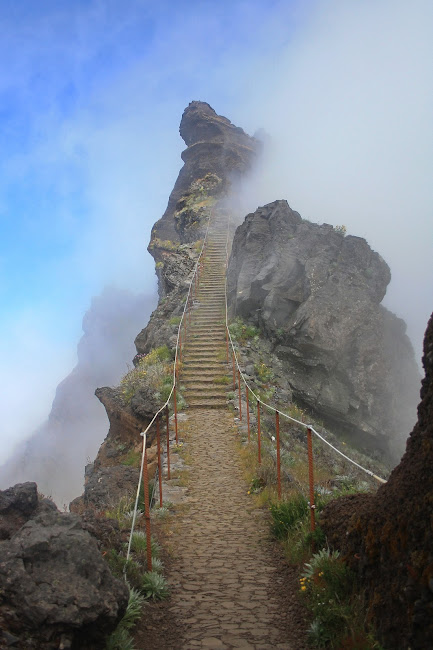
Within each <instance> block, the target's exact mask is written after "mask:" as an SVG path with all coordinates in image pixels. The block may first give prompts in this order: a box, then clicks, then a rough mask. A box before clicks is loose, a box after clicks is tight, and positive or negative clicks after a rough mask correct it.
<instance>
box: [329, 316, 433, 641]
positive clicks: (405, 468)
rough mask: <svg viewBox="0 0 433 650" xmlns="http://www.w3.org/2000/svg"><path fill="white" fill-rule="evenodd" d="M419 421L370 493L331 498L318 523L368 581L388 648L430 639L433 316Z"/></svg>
mask: <svg viewBox="0 0 433 650" xmlns="http://www.w3.org/2000/svg"><path fill="white" fill-rule="evenodd" d="M423 365H424V368H425V379H424V380H423V382H422V389H421V403H420V405H419V407H418V422H417V424H416V425H415V427H414V429H413V431H412V433H411V435H410V437H409V439H408V442H407V448H406V453H405V454H404V456H403V458H402V460H401V462H400V464H399V465H398V466H397V467H396V468H395V469H394V471H393V472H392V474H391V476H390V478H389V480H388V482H387V483H386V485H384V486H383V487H381V488H380V489H379V490H378V491H377V493H376V494H375V495H374V496H366V495H357V496H353V497H345V498H343V499H339V500H336V501H333V502H331V503H330V504H329V505H328V506H327V507H326V508H325V510H324V511H323V514H322V517H321V525H322V527H323V528H324V530H325V532H326V535H327V537H328V541H329V542H330V543H331V544H332V546H334V547H336V548H338V549H340V550H341V551H342V552H343V554H344V556H345V558H346V560H347V562H348V563H349V564H350V566H351V567H352V568H353V569H354V570H355V571H356V572H357V574H358V576H359V578H360V581H361V585H362V586H363V587H365V589H366V597H367V603H368V606H369V616H370V617H371V619H372V620H373V622H374V624H375V626H376V628H377V630H378V632H379V635H380V637H381V639H382V641H383V643H384V647H385V648H390V649H391V648H392V649H393V650H394V649H395V650H400V649H401V650H403V649H404V650H406V649H407V648H413V650H416V649H418V648H420V649H421V648H431V647H433V514H432V513H433V508H432V504H433V471H432V467H433V316H432V317H431V318H430V321H429V325H428V328H427V332H426V336H425V341H424V356H423Z"/></svg>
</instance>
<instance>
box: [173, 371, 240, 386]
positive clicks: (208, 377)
mask: <svg viewBox="0 0 433 650" xmlns="http://www.w3.org/2000/svg"><path fill="white" fill-rule="evenodd" d="M224 376H229V375H228V372H227V368H224V367H223V366H221V367H220V368H217V369H213V368H212V369H210V370H207V369H201V370H200V372H195V371H194V370H189V368H187V367H186V366H185V367H184V368H182V373H181V376H180V383H181V384H183V382H184V381H185V382H186V381H195V382H197V381H204V382H207V383H213V382H214V379H215V377H224ZM230 381H231V380H230ZM223 385H224V386H231V385H232V384H223Z"/></svg>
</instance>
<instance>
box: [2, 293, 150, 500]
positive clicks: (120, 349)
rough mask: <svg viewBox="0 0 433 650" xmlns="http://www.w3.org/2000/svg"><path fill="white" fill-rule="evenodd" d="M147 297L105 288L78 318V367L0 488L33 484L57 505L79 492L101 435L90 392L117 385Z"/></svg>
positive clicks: (99, 413)
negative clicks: (80, 324) (80, 331)
mask: <svg viewBox="0 0 433 650" xmlns="http://www.w3.org/2000/svg"><path fill="white" fill-rule="evenodd" d="M151 307H152V297H151V296H148V295H144V294H141V295H134V294H131V293H130V292H128V291H125V290H120V289H115V288H106V289H104V291H103V292H102V294H101V295H100V296H97V297H96V298H93V300H92V304H91V307H90V309H89V311H88V312H87V313H86V314H85V316H84V318H83V331H84V334H83V337H82V338H81V340H80V342H79V344H78V349H77V354H78V363H77V365H76V367H75V368H74V369H73V371H72V372H71V374H70V375H68V377H66V378H65V379H64V380H63V381H62V382H61V383H60V384H59V386H58V387H57V390H56V396H55V398H54V401H53V405H52V410H51V413H50V415H49V417H48V421H47V422H46V423H45V424H43V425H42V426H41V427H40V428H39V429H38V430H37V431H36V432H35V433H34V434H33V435H32V436H31V437H30V438H29V439H28V440H26V441H25V442H24V443H22V444H21V445H20V446H19V447H18V448H17V450H16V452H15V453H14V454H13V456H12V457H11V458H10V459H9V460H8V461H7V462H6V464H5V465H3V466H2V467H1V468H0V487H4V488H5V487H7V486H9V485H11V484H12V483H16V482H17V481H24V480H26V481H27V480H32V481H35V482H36V483H37V484H38V486H39V489H40V490H41V491H42V492H43V493H44V494H47V495H50V497H52V498H53V499H55V500H56V502H57V503H58V504H59V505H60V506H62V505H63V504H64V503H67V502H68V501H69V500H70V499H71V498H73V497H74V496H76V495H77V494H79V493H80V492H81V490H82V486H83V467H84V465H85V464H86V462H88V461H87V460H86V459H88V458H93V457H94V456H95V454H96V452H97V450H98V448H99V445H100V444H101V442H102V440H103V439H104V436H105V434H106V431H107V417H106V414H105V412H104V408H103V407H102V405H101V404H100V403H99V402H98V400H97V399H96V398H95V395H94V392H95V389H96V387H97V386H100V385H101V384H109V385H113V384H117V383H118V381H119V380H120V378H121V376H122V375H123V374H124V373H125V372H126V370H127V363H128V362H129V360H130V359H131V357H132V356H133V354H134V344H133V338H134V336H135V334H136V332H137V330H138V329H139V328H140V327H141V326H142V324H143V323H145V322H146V320H147V318H148V316H149V313H150V309H151Z"/></svg>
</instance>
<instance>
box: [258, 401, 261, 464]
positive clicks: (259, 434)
mask: <svg viewBox="0 0 433 650" xmlns="http://www.w3.org/2000/svg"><path fill="white" fill-rule="evenodd" d="M257 446H258V460H259V465H261V463H262V441H261V431H260V402H259V400H257Z"/></svg>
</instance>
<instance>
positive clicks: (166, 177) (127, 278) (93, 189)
mask: <svg viewBox="0 0 433 650" xmlns="http://www.w3.org/2000/svg"><path fill="white" fill-rule="evenodd" d="M307 4H308V6H307ZM12 8H13V11H12ZM432 12H433V9H432V6H431V4H430V3H429V2H427V1H426V0H419V1H418V2H417V3H415V4H414V5H409V4H408V3H406V2H403V1H402V0H395V1H392V2H391V0H375V1H374V2H373V1H372V0H365V2H362V3H359V2H355V1H352V0H348V1H347V2H341V1H337V0H329V1H327V2H324V1H323V0H318V1H315V2H311V3H302V2H290V3H288V2H285V1H281V2H278V1H272V2H269V1H266V2H264V0H254V1H251V2H246V1H245V0H237V1H236V0H235V1H234V2H228V1H222V2H220V3H215V2H211V1H210V0H204V1H201V2H184V1H181V2H179V3H172V2H168V1H166V2H162V3H160V4H158V6H156V5H150V4H149V3H145V2H143V1H142V0H134V1H132V2H129V3H123V4H121V5H120V4H119V3H118V2H116V1H115V0H100V1H99V2H95V3H91V4H89V3H84V2H76V3H67V4H66V5H64V4H63V5H59V3H57V2H53V1H50V2H47V3H45V5H44V10H43V11H42V10H41V9H40V7H38V9H37V11H36V10H35V8H34V3H33V2H23V3H19V5H17V4H16V3H10V2H6V3H3V4H2V7H1V8H0V19H1V21H2V26H3V33H4V38H3V39H2V41H1V43H0V53H2V54H3V60H7V61H8V62H9V64H8V66H3V67H2V70H1V71H0V99H1V103H2V112H1V114H0V123H1V126H2V129H0V168H1V174H0V217H1V218H2V227H3V239H2V242H1V246H2V248H1V250H0V264H1V268H2V270H3V271H4V278H3V280H2V282H1V283H0V308H1V309H2V312H3V313H4V314H5V315H6V316H5V318H3V321H2V325H1V327H0V335H1V337H2V339H3V341H5V342H6V343H5V347H4V352H5V353H7V354H6V356H5V358H4V360H5V363H4V366H3V367H4V375H3V376H2V379H3V383H6V385H7V386H8V390H7V396H6V400H5V401H4V405H3V408H2V413H1V417H2V419H3V420H4V421H5V422H6V421H7V428H5V429H4V430H5V431H6V432H7V433H6V436H7V439H8V441H9V440H10V439H11V438H12V437H13V436H22V435H24V430H25V429H26V427H28V430H30V429H31V428H34V426H35V425H37V424H38V423H39V421H40V419H44V417H45V416H46V415H47V413H48V411H49V407H50V401H51V396H52V395H53V394H54V390H55V386H56V384H57V382H58V381H59V379H60V378H61V377H62V376H65V375H66V374H67V373H68V372H69V371H70V369H71V365H72V364H73V359H74V355H75V346H76V342H77V340H78V338H79V336H80V332H81V318H82V315H83V313H84V312H85V310H86V309H87V308H88V306H89V304H90V299H91V296H92V295H96V294H98V293H99V292H100V291H101V289H102V287H103V286H104V284H106V283H110V282H111V283H114V284H116V285H117V286H123V287H127V288H130V289H132V290H140V291H141V290H144V291H149V289H150V290H151V289H152V286H154V283H155V278H154V270H153V262H152V260H151V258H150V256H148V254H147V253H146V251H145V249H146V246H147V243H148V241H149V235H150V229H151V227H152V225H153V223H154V222H155V221H156V220H157V219H158V218H159V217H160V216H161V214H162V213H163V211H164V209H165V207H166V203H167V200H168V195H169V193H170V191H171V189H172V186H173V183H174V181H175V179H176V176H177V173H178V170H179V169H180V167H181V164H182V163H181V160H180V152H181V150H182V149H183V143H182V141H181V139H180V137H179V135H178V125H179V121H180V117H181V114H182V111H183V109H184V108H185V106H186V105H187V104H188V102H189V101H191V100H192V99H201V100H204V101H208V102H209V103H210V104H211V105H212V106H213V107H214V108H215V110H216V111H217V112H219V113H222V114H225V115H227V116H228V117H229V118H230V119H231V120H232V121H233V122H234V123H235V124H237V125H239V126H241V127H243V128H244V129H245V130H247V131H248V132H250V133H253V132H254V131H255V130H256V129H257V128H258V127H264V128H265V129H266V130H267V132H268V133H269V134H270V135H271V136H272V148H271V151H270V153H269V158H268V160H266V161H265V163H264V165H263V167H262V169H261V173H260V176H259V177H258V178H256V179H255V181H254V183H253V184H252V185H250V186H249V188H248V205H247V206H246V207H247V208H248V209H254V208H255V207H257V205H258V204H263V203H266V202H268V201H272V200H275V199H277V198H287V199H288V201H289V203H290V204H291V206H292V207H293V208H295V209H297V210H299V211H300V212H301V214H302V216H304V217H305V218H309V219H311V220H312V221H320V222H324V221H327V222H330V223H334V224H345V225H346V226H347V228H348V231H349V232H350V233H351V234H357V235H361V236H365V237H366V238H367V240H368V241H369V242H370V244H371V245H372V246H373V247H374V248H375V249H376V250H378V251H379V252H380V253H381V254H382V255H383V257H384V258H385V259H386V260H387V262H388V263H389V264H390V266H391V270H392V273H393V281H392V285H391V287H390V291H389V296H388V298H387V301H388V304H389V306H390V307H391V308H392V309H393V310H394V311H396V312H397V313H398V314H399V315H401V316H404V317H405V319H406V320H407V322H408V323H409V332H410V334H411V336H412V338H413V340H414V342H415V344H416V347H417V354H418V356H419V354H420V344H421V339H422V333H423V330H424V327H425V324H426V322H427V316H428V312H429V310H430V309H431V304H432V300H431V298H432V284H431V277H433V274H432V270H433V269H432V259H433V256H432V255H431V241H432V240H433V237H432V231H431V228H432V226H431V224H432V223H433V219H432V215H431V205H433V202H432V198H433V197H432V196H431V190H430V187H431V182H430V179H431V177H432V171H433V170H432V158H431V151H432V150H433V147H432V144H433V142H432V128H431V124H430V121H431V120H430V116H431V114H432V108H433V107H432V94H431V89H432V83H431V73H430V51H431V42H432V36H433V35H432V34H431V27H430V26H431V24H432V21H431V18H432ZM26 327H27V328H28V330H27V333H26ZM32 341H34V344H33V343H32ZM40 351H43V352H42V353H41V352H40ZM23 368H25V372H24V371H22V369H23ZM62 368H63V374H62ZM35 387H36V388H35ZM35 390H36V393H35ZM14 395H15V396H19V397H20V398H19V399H15V397H14ZM32 396H33V397H34V403H33V402H32ZM12 412H13V415H12V414H11V413H12ZM32 413H33V416H31V414H32ZM42 416H43V417H42ZM31 424H32V426H31Z"/></svg>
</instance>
